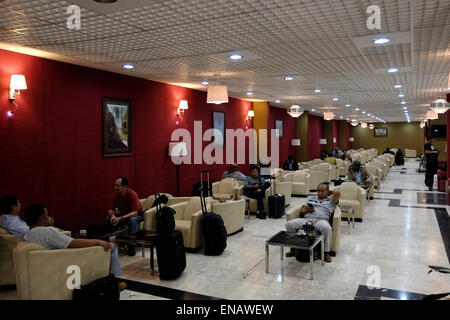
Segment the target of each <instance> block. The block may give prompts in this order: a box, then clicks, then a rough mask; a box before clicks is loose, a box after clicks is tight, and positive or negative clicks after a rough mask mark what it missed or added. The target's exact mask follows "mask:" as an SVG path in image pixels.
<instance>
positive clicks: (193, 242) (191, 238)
mask: <svg viewBox="0 0 450 320" xmlns="http://www.w3.org/2000/svg"><path fill="white" fill-rule="evenodd" d="M170 207H171V208H173V209H174V210H175V211H176V214H175V230H179V231H181V233H182V234H183V240H184V247H185V248H189V249H194V250H197V249H199V248H200V247H201V246H202V245H203V233H202V228H201V227H202V226H201V218H202V215H203V213H202V207H201V204H200V197H193V198H191V199H190V200H189V202H181V203H177V204H174V205H170ZM206 207H207V208H206V210H207V211H211V199H210V198H207V199H206Z"/></svg>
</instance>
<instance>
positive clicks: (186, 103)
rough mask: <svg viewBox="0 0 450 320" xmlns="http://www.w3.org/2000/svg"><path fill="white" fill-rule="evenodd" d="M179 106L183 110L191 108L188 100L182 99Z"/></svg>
mask: <svg viewBox="0 0 450 320" xmlns="http://www.w3.org/2000/svg"><path fill="white" fill-rule="evenodd" d="M179 108H180V109H181V110H187V109H189V106H188V102H187V100H180V106H179Z"/></svg>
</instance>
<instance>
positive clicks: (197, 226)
mask: <svg viewBox="0 0 450 320" xmlns="http://www.w3.org/2000/svg"><path fill="white" fill-rule="evenodd" d="M202 216H203V212H202V211H201V210H200V211H197V212H196V213H194V214H193V215H192V216H191V233H190V237H191V239H190V243H191V244H195V247H197V246H199V245H201V244H202V243H203V235H202Z"/></svg>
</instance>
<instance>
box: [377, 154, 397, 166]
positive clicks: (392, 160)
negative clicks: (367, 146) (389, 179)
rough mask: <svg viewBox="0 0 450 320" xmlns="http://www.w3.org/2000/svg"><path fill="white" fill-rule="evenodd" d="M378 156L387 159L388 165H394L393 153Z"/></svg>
mask: <svg viewBox="0 0 450 320" xmlns="http://www.w3.org/2000/svg"><path fill="white" fill-rule="evenodd" d="M380 157H384V158H386V159H388V160H389V165H390V167H392V166H393V165H395V156H394V155H393V154H390V153H385V154H382V155H381V156H380Z"/></svg>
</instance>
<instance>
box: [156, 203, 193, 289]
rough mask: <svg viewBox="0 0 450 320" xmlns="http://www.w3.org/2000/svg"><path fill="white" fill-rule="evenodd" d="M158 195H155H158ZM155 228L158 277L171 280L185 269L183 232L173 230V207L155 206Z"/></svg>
mask: <svg viewBox="0 0 450 320" xmlns="http://www.w3.org/2000/svg"><path fill="white" fill-rule="evenodd" d="M158 196H159V195H157V197H158ZM155 201H156V200H155ZM157 210H158V211H157V212H156V229H157V232H158V241H157V242H156V255H157V258H158V270H159V278H160V279H161V280H173V279H176V278H178V277H179V276H180V274H181V273H182V272H183V271H184V269H186V252H185V250H184V241H183V234H182V233H181V232H180V231H178V230H174V228H175V219H174V217H173V216H174V214H175V213H176V212H175V210H174V209H172V208H170V207H163V208H161V205H158V206H157Z"/></svg>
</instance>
